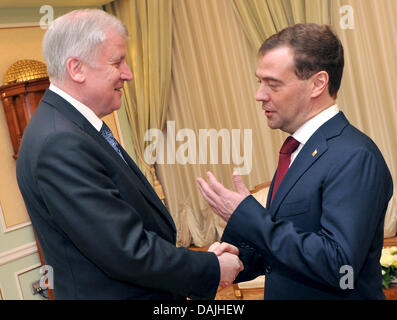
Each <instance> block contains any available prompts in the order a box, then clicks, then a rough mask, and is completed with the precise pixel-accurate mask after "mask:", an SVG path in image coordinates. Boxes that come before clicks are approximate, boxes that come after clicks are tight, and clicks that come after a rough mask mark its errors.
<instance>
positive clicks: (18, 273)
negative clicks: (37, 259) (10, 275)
mask: <svg viewBox="0 0 397 320" xmlns="http://www.w3.org/2000/svg"><path fill="white" fill-rule="evenodd" d="M39 267H41V264H40V263H36V264H34V265H32V266H30V267H27V268H25V269H22V270H19V271H16V272H15V273H14V276H15V282H16V284H17V289H18V293H19V298H20V299H21V300H23V293H22V288H21V282H20V279H19V276H20V275H21V274H24V273H25V272H28V271H31V270H34V269H37V268H39Z"/></svg>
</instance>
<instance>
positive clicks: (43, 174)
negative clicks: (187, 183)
mask: <svg viewBox="0 0 397 320" xmlns="http://www.w3.org/2000/svg"><path fill="white" fill-rule="evenodd" d="M122 154H123V156H124V158H125V160H126V161H127V163H128V165H127V164H126V163H125V162H124V161H123V160H122V159H121V157H120V156H119V155H118V154H117V153H116V152H115V151H114V150H113V149H112V147H111V146H110V145H109V144H108V142H107V141H106V140H105V139H104V138H103V137H102V136H101V135H100V133H99V132H98V131H97V130H95V128H94V127H93V126H92V125H91V124H90V123H89V122H88V121H87V120H86V119H85V118H84V117H83V116H82V115H81V114H80V113H79V112H78V111H77V110H76V109H75V108H74V107H73V106H72V105H70V104H69V103H68V102H66V101H65V100H64V99H63V98H61V97H60V96H58V95H57V94H55V93H54V92H52V91H50V90H47V91H46V93H45V95H44V97H43V99H42V102H41V103H40V105H39V107H38V108H37V110H36V112H35V113H34V115H33V116H32V118H31V121H30V123H29V125H28V126H27V128H26V130H25V132H24V136H23V141H22V145H21V148H20V151H19V155H18V161H17V178H18V184H19V188H20V190H21V192H22V195H23V198H24V200H25V204H26V207H27V210H28V212H29V215H30V218H31V221H32V224H33V227H34V230H35V232H36V234H37V238H38V240H39V243H40V245H41V247H42V250H43V253H44V258H45V261H46V264H48V265H51V266H52V267H53V269H54V280H55V281H54V283H55V288H54V296H55V298H56V299H168V298H172V297H174V298H176V297H177V298H181V297H192V298H204V299H212V298H214V297H215V294H216V290H217V286H218V284H219V279H220V269H219V263H218V259H217V257H216V256H215V255H214V254H213V253H207V252H193V251H191V250H189V249H186V248H176V247H175V243H176V229H175V225H174V222H173V220H172V218H171V216H170V214H169V213H168V211H167V209H166V208H165V206H164V205H163V203H162V202H161V200H160V199H159V198H158V197H157V195H156V193H155V192H154V190H153V189H152V187H151V186H150V184H149V183H148V181H147V180H146V179H145V177H144V176H143V174H142V173H141V172H140V170H139V169H138V168H137V166H136V165H135V163H134V162H133V160H132V159H131V158H130V157H129V156H128V154H127V153H126V152H125V151H124V150H122Z"/></svg>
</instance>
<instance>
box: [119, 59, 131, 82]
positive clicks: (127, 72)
mask: <svg viewBox="0 0 397 320" xmlns="http://www.w3.org/2000/svg"><path fill="white" fill-rule="evenodd" d="M121 77H122V79H123V80H126V81H130V80H132V79H134V76H133V74H132V72H131V70H130V67H129V66H128V64H127V63H126V62H124V64H123V69H122V71H121Z"/></svg>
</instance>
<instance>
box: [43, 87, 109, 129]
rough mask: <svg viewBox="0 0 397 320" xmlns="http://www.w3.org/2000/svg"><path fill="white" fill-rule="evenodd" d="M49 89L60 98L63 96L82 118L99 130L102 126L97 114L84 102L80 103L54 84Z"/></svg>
mask: <svg viewBox="0 0 397 320" xmlns="http://www.w3.org/2000/svg"><path fill="white" fill-rule="evenodd" d="M49 89H50V90H51V91H53V92H55V93H56V94H58V95H60V96H61V97H62V98H64V99H65V100H66V101H67V102H69V103H70V104H71V105H72V106H73V107H75V108H76V109H77V111H79V112H80V113H81V114H82V115H83V116H84V118H86V119H87V120H88V121H89V122H90V123H91V124H92V125H93V127H94V128H95V129H96V130H97V131H100V130H101V128H102V123H103V122H102V120H101V119H100V118H98V116H97V115H96V114H95V112H94V111H92V110H91V109H90V108H89V107H87V106H86V105H85V104H83V103H81V102H80V101H78V100H76V99H75V98H73V97H72V96H71V95H69V94H68V93H66V92H65V91H63V90H62V89H59V88H58V87H57V86H55V85H54V84H52V83H51V84H50V87H49Z"/></svg>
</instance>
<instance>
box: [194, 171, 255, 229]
mask: <svg viewBox="0 0 397 320" xmlns="http://www.w3.org/2000/svg"><path fill="white" fill-rule="evenodd" d="M207 178H208V183H207V182H205V181H204V180H203V179H202V178H197V182H198V187H199V189H200V192H201V194H202V195H203V197H204V200H205V201H207V203H208V204H209V206H210V207H211V208H212V210H213V211H214V212H215V213H216V214H217V215H218V216H220V217H221V218H222V219H223V220H225V221H226V222H227V221H228V220H229V219H230V217H231V215H232V214H233V212H234V210H236V208H237V207H238V205H239V204H240V203H241V201H243V200H244V199H245V198H246V197H247V196H249V195H250V192H249V190H248V189H247V187H246V186H245V185H244V182H243V180H242V179H241V177H240V175H239V174H237V173H233V177H232V179H233V183H234V185H235V187H236V190H237V192H234V191H231V190H229V189H227V188H225V187H224V186H223V185H222V184H221V183H220V182H218V180H216V178H215V176H214V175H213V174H212V173H211V172H207Z"/></svg>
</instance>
